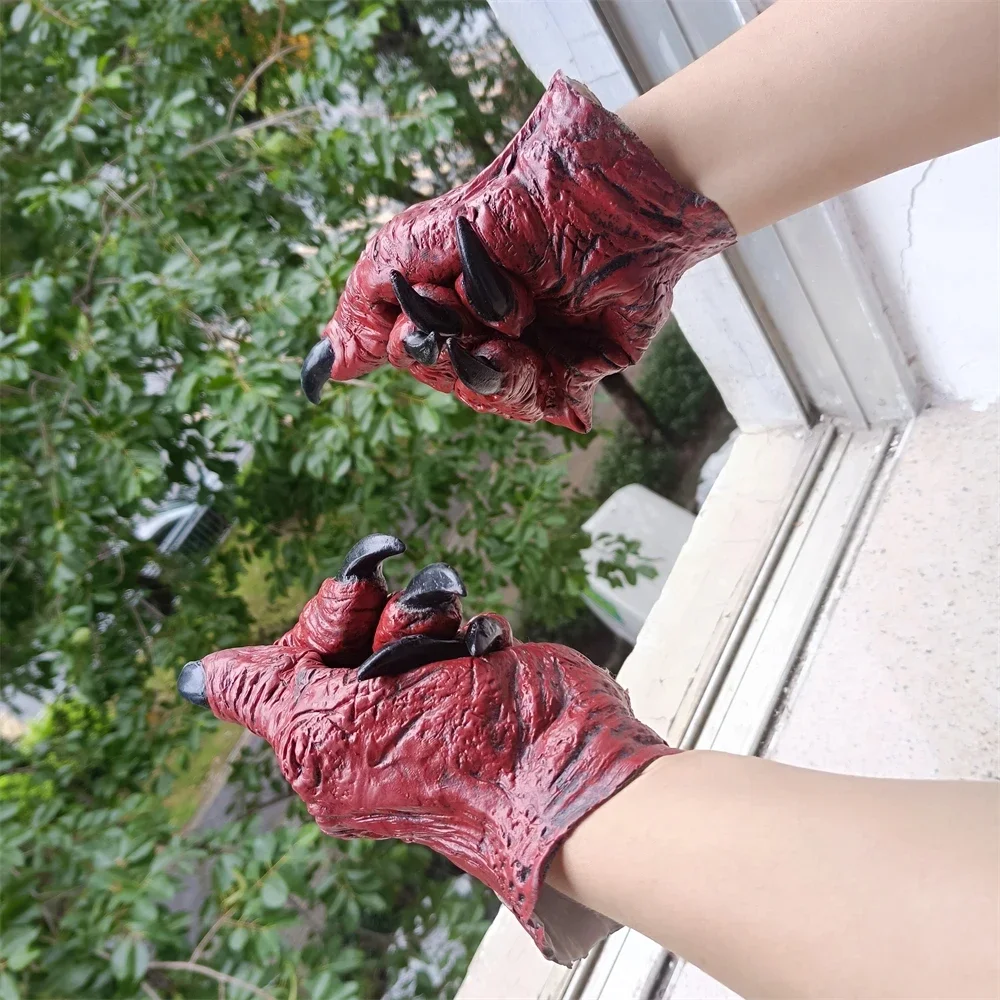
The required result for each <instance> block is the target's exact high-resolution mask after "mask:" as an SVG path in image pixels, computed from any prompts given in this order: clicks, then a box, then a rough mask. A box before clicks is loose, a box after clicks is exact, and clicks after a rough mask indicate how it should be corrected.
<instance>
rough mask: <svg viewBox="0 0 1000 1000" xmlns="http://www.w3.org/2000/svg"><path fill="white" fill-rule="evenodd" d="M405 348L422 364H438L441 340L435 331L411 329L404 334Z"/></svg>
mask: <svg viewBox="0 0 1000 1000" xmlns="http://www.w3.org/2000/svg"><path fill="white" fill-rule="evenodd" d="M403 350H404V351H406V353H407V354H409V356H410V357H411V358H413V360H414V361H419V362H420V363H421V364H422V365H436V364H437V359H438V357H439V356H440V354H441V342H440V341H439V340H438V335H437V334H436V333H434V332H433V331H430V332H427V331H424V330H411V331H410V332H409V333H405V334H403Z"/></svg>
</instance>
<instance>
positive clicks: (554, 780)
mask: <svg viewBox="0 0 1000 1000" xmlns="http://www.w3.org/2000/svg"><path fill="white" fill-rule="evenodd" d="M515 648H516V647H515ZM536 650H537V651H536V652H535V658H534V662H535V663H536V664H537V669H538V670H539V672H540V677H539V681H538V682H537V684H533V685H531V686H530V687H529V688H527V689H525V690H530V692H531V694H530V695H525V698H524V700H522V701H521V703H520V705H519V708H520V711H519V713H518V715H519V719H520V729H521V734H522V740H521V741H520V742H519V746H518V749H517V751H516V753H515V755H514V756H513V759H512V760H511V764H512V766H511V768H510V770H509V771H507V773H505V774H502V775H498V776H497V777H498V778H499V780H496V781H495V783H494V784H493V787H494V789H495V790H496V791H497V792H499V793H500V794H499V795H489V796H487V797H486V799H485V800H484V802H483V803H482V807H480V808H476V809H474V810H472V809H470V810H469V811H467V812H466V813H465V815H464V816H463V821H464V822H462V821H460V822H459V823H458V824H455V825H453V826H452V829H451V835H450V836H446V837H442V838H440V839H438V840H437V843H435V844H434V845H433V846H435V847H436V849H438V850H441V851H442V852H443V853H445V854H447V855H449V857H451V860H453V861H454V862H455V863H456V864H458V865H459V866H460V867H462V868H464V869H465V870H466V871H468V872H469V873H470V874H472V875H474V876H476V877H477V878H478V879H480V881H482V882H483V883H485V884H486V885H487V886H488V887H489V888H491V889H492V890H493V891H494V892H495V893H496V894H497V896H499V898H500V900H501V902H503V903H504V904H505V905H506V906H507V907H508V908H509V909H510V910H511V911H512V912H513V913H514V915H515V916H516V917H517V919H518V920H519V921H520V923H521V925H522V926H523V927H524V929H525V930H526V931H527V932H528V934H530V935H531V938H532V940H533V941H534V942H535V944H536V945H537V946H538V948H539V949H540V950H541V952H542V953H543V954H544V955H545V957H546V958H548V959H550V960H552V961H555V962H559V963H561V964H563V965H570V964H572V963H573V962H574V961H576V960H577V959H579V958H582V957H583V956H584V955H585V954H586V953H587V952H588V951H589V950H590V948H591V947H592V946H593V945H594V944H595V943H596V942H597V941H598V940H600V939H601V938H602V937H604V936H605V935H606V934H608V933H610V932H611V931H612V930H614V929H615V927H616V926H617V925H616V924H614V922H613V921H609V920H607V919H606V918H604V917H600V916H598V915H597V914H594V913H593V912H592V911H590V910H588V909H587V908H586V907H582V906H580V905H579V904H577V903H574V902H573V901H572V900H569V899H567V898H566V897H563V896H560V895H559V894H558V893H554V890H552V888H551V887H550V886H546V885H545V876H546V874H547V872H548V868H549V865H550V863H551V861H552V858H553V857H554V856H555V854H556V852H557V851H558V850H559V848H560V846H561V845H562V843H563V841H564V840H565V839H566V838H567V837H568V836H569V835H570V834H571V833H572V832H573V830H574V829H575V828H576V827H577V825H578V824H579V823H580V822H582V821H583V820H584V819H585V818H586V817H587V816H589V815H590V813H592V812H593V811H594V810H595V809H597V808H598V807H599V806H600V805H602V804H603V803H604V802H606V801H607V800H608V799H609V798H611V797H612V796H613V795H614V794H616V793H617V792H618V791H620V790H621V789H622V788H624V787H625V786H626V785H627V784H629V782H631V781H633V780H634V779H635V778H636V777H638V776H639V774H640V773H641V772H642V770H643V769H644V768H645V767H647V766H648V765H649V764H650V763H652V762H653V761H654V760H657V759H659V758H660V757H665V756H668V755H670V754H674V753H678V752H679V751H677V750H674V749H672V748H670V747H668V746H667V745H666V743H664V742H663V740H662V739H661V738H660V737H659V736H658V735H657V734H656V733H655V732H653V730H652V729H650V728H649V727H648V726H646V725H644V724H643V723H641V722H639V720H638V719H636V718H635V716H634V715H633V714H632V708H631V705H630V704H629V698H628V694H627V693H626V691H625V690H624V689H623V688H621V687H619V685H618V684H617V683H616V682H615V681H614V679H613V678H612V677H611V675H610V674H608V673H607V672H606V671H605V670H603V669H601V668H599V667H596V666H594V664H592V663H591V662H590V661H589V660H588V659H587V658H586V657H584V656H583V655H582V654H580V653H578V652H576V651H575V650H570V649H567V648H566V647H562V646H547V645H545V644H538V646H537V647H536ZM549 656H551V657H552V661H551V665H552V666H553V667H554V666H555V664H556V663H558V668H556V669H548V668H549V666H550V664H549V662H547V660H548V658H549ZM484 777H485V775H484ZM466 801H467V803H468V804H469V805H470V806H471V804H472V803H471V801H470V800H469V799H467V800H466ZM473 811H474V813H475V819H474V820H473V819H472V815H471V814H472V813H473ZM470 820H471V822H470ZM456 827H464V828H465V829H464V832H463V834H461V835H459V836H456V835H455V834H456Z"/></svg>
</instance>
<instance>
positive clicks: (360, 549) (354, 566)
mask: <svg viewBox="0 0 1000 1000" xmlns="http://www.w3.org/2000/svg"><path fill="white" fill-rule="evenodd" d="M405 551H406V546H405V545H404V544H403V543H402V542H401V541H400V540H399V539H398V538H397V537H396V536H395V535H366V536H365V537H364V538H362V539H361V541H360V542H356V543H355V544H354V545H353V546H352V547H351V551H350V552H348V553H347V555H346V556H344V562H343V564H342V565H341V567H340V572H339V573H338V574H337V579H338V580H377V581H380V582H381V583H385V577H383V576H382V560H383V559H388V558H389V556H398V555H402V554H403V553H404V552H405Z"/></svg>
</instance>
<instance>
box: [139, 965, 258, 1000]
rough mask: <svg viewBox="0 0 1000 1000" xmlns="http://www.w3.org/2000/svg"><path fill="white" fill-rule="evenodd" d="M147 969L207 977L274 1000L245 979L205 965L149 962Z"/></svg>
mask: <svg viewBox="0 0 1000 1000" xmlns="http://www.w3.org/2000/svg"><path fill="white" fill-rule="evenodd" d="M148 967H149V968H150V969H173V970H174V971H175V972H193V973H194V974H195V975H196V976H208V977H209V978H210V979H214V980H216V982H219V983H228V984H229V985H230V986H236V987H238V988H239V989H241V990H248V991H249V992H250V993H253V994H254V996H258V997H261V998H262V1000H275V997H274V995H273V994H271V993H268V992H267V991H266V990H262V989H261V988H260V987H259V986H254V984H253V983H248V982H247V981H246V980H245V979H238V978H237V977H236V976H230V975H229V974H228V973H226V972H219V970H218V969H211V968H209V967H208V966H207V965H199V964H198V963H197V962H150V963H149V966H148Z"/></svg>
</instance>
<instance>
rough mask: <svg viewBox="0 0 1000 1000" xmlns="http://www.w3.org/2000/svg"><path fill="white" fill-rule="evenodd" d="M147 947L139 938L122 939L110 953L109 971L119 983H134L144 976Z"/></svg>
mask: <svg viewBox="0 0 1000 1000" xmlns="http://www.w3.org/2000/svg"><path fill="white" fill-rule="evenodd" d="M148 965H149V945H148V944H147V943H146V942H145V941H144V940H141V939H139V938H135V937H126V938H122V939H121V940H120V941H119V942H118V944H116V945H115V948H114V950H113V951H112V952H111V971H112V973H113V974H114V977H115V979H117V980H118V981H119V982H130V983H131V982H135V981H136V980H138V979H141V978H142V977H143V976H144V975H145V974H146V968H147V967H148Z"/></svg>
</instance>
